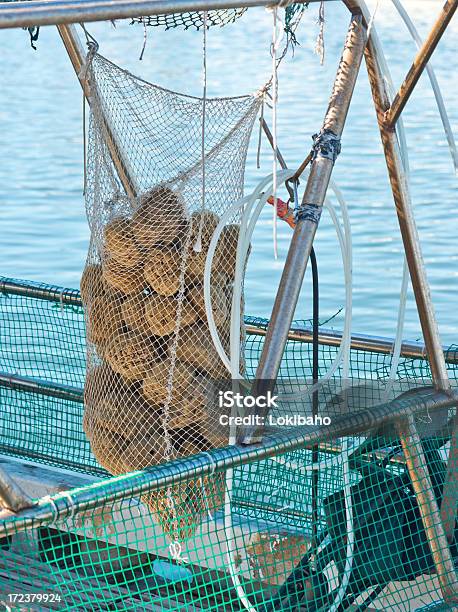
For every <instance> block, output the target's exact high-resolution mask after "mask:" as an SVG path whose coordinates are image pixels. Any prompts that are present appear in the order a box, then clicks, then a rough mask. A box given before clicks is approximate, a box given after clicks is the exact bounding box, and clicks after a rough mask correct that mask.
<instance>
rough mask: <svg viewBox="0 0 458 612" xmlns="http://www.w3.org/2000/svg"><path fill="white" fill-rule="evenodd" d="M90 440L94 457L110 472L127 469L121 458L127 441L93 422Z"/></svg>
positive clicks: (114, 472) (119, 472)
mask: <svg viewBox="0 0 458 612" xmlns="http://www.w3.org/2000/svg"><path fill="white" fill-rule="evenodd" d="M90 442H91V450H92V452H93V454H94V456H95V458H96V459H97V461H98V462H99V463H100V465H101V466H103V467H104V468H105V469H106V470H108V471H109V472H110V474H114V475H115V476H116V475H117V474H122V473H123V472H127V471H128V470H127V468H126V466H125V463H124V460H123V456H124V453H125V450H126V446H127V441H126V440H125V439H124V438H123V437H122V436H119V435H118V434H115V433H113V432H112V431H109V430H108V429H105V428H104V427H100V425H98V424H97V423H94V425H93V427H92V431H91V438H90Z"/></svg>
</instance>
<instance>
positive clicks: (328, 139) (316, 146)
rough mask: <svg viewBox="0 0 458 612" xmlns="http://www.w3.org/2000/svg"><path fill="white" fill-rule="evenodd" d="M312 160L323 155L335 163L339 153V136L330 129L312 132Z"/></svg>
mask: <svg viewBox="0 0 458 612" xmlns="http://www.w3.org/2000/svg"><path fill="white" fill-rule="evenodd" d="M312 138H313V147H312V162H314V161H315V159H316V158H317V157H318V155H319V156H320V157H325V158H326V159H330V160H331V161H332V163H335V161H336V159H337V156H338V155H339V153H340V150H341V145H340V138H339V137H338V136H337V134H335V133H334V132H333V131H332V130H328V129H322V130H320V132H318V134H313V136H312Z"/></svg>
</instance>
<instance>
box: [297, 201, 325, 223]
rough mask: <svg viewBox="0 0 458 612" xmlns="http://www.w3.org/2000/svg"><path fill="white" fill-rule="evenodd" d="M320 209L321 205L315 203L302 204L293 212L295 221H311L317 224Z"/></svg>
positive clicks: (321, 208)
mask: <svg viewBox="0 0 458 612" xmlns="http://www.w3.org/2000/svg"><path fill="white" fill-rule="evenodd" d="M322 210H323V207H322V206H318V205H317V204H302V205H301V206H298V208H297V209H296V210H295V212H294V217H295V220H296V223H297V222H298V221H312V223H315V224H316V225H318V223H319V222H320V217H321V211H322Z"/></svg>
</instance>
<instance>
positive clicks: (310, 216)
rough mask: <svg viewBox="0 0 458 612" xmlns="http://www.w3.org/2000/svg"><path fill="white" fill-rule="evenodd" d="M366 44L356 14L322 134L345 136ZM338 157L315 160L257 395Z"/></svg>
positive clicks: (269, 371) (274, 361)
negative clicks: (348, 114)
mask: <svg viewBox="0 0 458 612" xmlns="http://www.w3.org/2000/svg"><path fill="white" fill-rule="evenodd" d="M365 44H366V28H365V26H363V23H362V17H361V15H353V16H352V18H351V21H350V27H349V30H348V34H347V38H346V40H345V45H344V50H343V53H342V58H341V60H340V64H339V68H338V71H337V75H336V79H335V82H334V89H333V91H332V94H331V99H330V101H329V106H328V109H327V111H326V116H325V119H324V122H323V127H322V133H323V132H324V131H325V130H326V131H329V132H330V133H332V134H333V135H334V136H335V137H336V138H340V136H341V134H342V131H343V127H344V124H345V119H346V117H347V112H348V108H349V106H350V101H351V98H352V94H353V89H354V87H355V83H356V78H357V76H358V72H359V67H360V65H361V60H362V57H363V51H364V47H365ZM334 161H335V159H333V157H332V156H328V155H325V154H323V152H322V151H318V152H317V155H316V157H315V159H314V160H313V161H312V163H311V167H310V174H309V177H308V180H307V186H306V188H305V193H304V197H303V201H302V207H303V208H304V214H303V216H301V215H299V218H298V220H297V223H296V227H295V230H294V233H293V237H292V240H291V244H290V247H289V251H288V256H287V258H286V262H285V266H284V269H283V274H282V277H281V280H280V286H279V288H278V292H277V296H276V299H275V303H274V307H273V310H272V317H271V320H270V323H269V326H268V328H267V334H266V340H265V343H264V347H263V350H262V354H261V359H260V362H259V366H258V369H257V372H256V381H257V383H256V388H255V390H254V391H253V393H254V394H261V395H265V394H266V392H267V390H266V389H265V388H264V387H269V386H272V381H275V379H276V378H277V374H278V370H279V368H280V363H281V360H282V357H283V352H284V350H285V345H286V342H287V339H288V333H289V329H290V326H291V322H292V320H293V317H294V312H295V310H296V305H297V301H298V299H299V294H300V291H301V287H302V282H303V280H304V275H305V270H306V267H307V262H308V259H309V256H310V251H311V249H312V245H313V240H314V237H315V233H316V230H317V227H318V223H319V216H320V213H321V210H322V207H323V202H324V199H325V197H326V191H327V188H328V185H329V180H330V178H331V173H332V169H333V167H334ZM255 414H256V415H257V416H260V417H265V416H266V412H265V411H264V412H262V411H261V410H258V411H257V412H255V411H254V410H253V411H251V412H250V413H249V415H250V416H254V415H255ZM261 438H262V427H259V426H256V425H250V426H247V427H245V428H244V429H242V431H241V432H240V435H239V442H240V443H242V444H253V443H256V442H259V441H260V440H261Z"/></svg>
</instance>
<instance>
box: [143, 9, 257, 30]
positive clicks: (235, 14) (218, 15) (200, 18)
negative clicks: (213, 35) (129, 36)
mask: <svg viewBox="0 0 458 612" xmlns="http://www.w3.org/2000/svg"><path fill="white" fill-rule="evenodd" d="M245 11H246V8H233V9H222V10H215V11H208V12H207V16H206V21H207V27H211V26H225V25H227V24H228V23H233V22H234V21H236V20H237V19H239V18H240V17H241V16H242V15H243V13H244V12H245ZM204 19H205V18H204V13H203V12H198V11H193V12H191V13H172V14H171V15H149V16H146V17H136V18H134V19H132V23H133V24H134V23H141V24H143V25H145V26H155V27H163V28H165V29H166V30H170V29H173V28H184V29H185V30H187V29H189V28H196V29H197V30H200V29H201V28H202V27H203V25H204Z"/></svg>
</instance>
